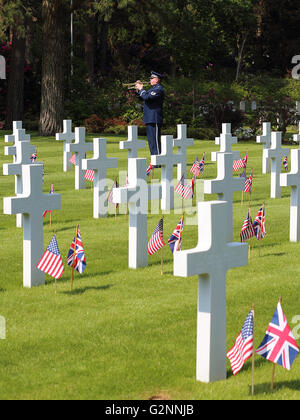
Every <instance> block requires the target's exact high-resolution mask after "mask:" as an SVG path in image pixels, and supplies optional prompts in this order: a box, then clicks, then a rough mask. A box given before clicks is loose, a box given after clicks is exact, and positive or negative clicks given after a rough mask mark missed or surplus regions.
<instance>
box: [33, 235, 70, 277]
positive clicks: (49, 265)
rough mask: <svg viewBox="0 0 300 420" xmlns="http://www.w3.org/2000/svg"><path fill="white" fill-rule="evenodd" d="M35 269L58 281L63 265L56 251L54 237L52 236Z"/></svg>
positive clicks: (57, 250) (56, 246)
mask: <svg viewBox="0 0 300 420" xmlns="http://www.w3.org/2000/svg"><path fill="white" fill-rule="evenodd" d="M37 268H38V269H39V270H41V271H43V272H44V273H47V274H49V276H52V277H54V278H55V279H59V278H60V277H61V275H62V273H63V272H64V265H63V262H62V259H61V256H60V252H59V249H58V245H57V241H56V235H53V238H52V239H51V241H50V243H49V245H48V247H47V249H46V251H45V252H44V254H43V256H42V258H41V259H40V261H39V262H38V264H37Z"/></svg>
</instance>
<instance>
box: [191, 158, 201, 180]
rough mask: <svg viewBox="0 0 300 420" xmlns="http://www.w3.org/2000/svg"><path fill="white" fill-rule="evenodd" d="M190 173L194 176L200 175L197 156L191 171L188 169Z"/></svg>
mask: <svg viewBox="0 0 300 420" xmlns="http://www.w3.org/2000/svg"><path fill="white" fill-rule="evenodd" d="M190 173H191V174H193V175H195V176H199V175H200V162H199V159H198V156H197V157H196V159H195V161H194V163H193V165H192V167H191V169H190Z"/></svg>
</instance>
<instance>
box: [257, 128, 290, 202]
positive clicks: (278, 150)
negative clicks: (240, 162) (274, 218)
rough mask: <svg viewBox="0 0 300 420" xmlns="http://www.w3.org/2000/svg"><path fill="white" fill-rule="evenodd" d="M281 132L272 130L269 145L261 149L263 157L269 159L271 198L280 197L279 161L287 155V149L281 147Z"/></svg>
mask: <svg viewBox="0 0 300 420" xmlns="http://www.w3.org/2000/svg"><path fill="white" fill-rule="evenodd" d="M281 141H282V133H281V132H272V134H271V147H270V148H269V149H265V150H264V151H263V156H264V158H265V159H267V158H269V159H271V198H280V197H281V187H280V172H281V161H282V158H283V157H284V156H288V155H289V149H286V148H285V149H283V148H282V147H281Z"/></svg>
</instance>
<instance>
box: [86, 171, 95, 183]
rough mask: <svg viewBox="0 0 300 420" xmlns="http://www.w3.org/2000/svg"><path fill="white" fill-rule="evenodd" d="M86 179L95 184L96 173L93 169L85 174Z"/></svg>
mask: <svg viewBox="0 0 300 420" xmlns="http://www.w3.org/2000/svg"><path fill="white" fill-rule="evenodd" d="M84 179H86V180H87V181H91V182H94V179H95V172H94V171H93V170H92V169H87V170H86V171H85V174H84Z"/></svg>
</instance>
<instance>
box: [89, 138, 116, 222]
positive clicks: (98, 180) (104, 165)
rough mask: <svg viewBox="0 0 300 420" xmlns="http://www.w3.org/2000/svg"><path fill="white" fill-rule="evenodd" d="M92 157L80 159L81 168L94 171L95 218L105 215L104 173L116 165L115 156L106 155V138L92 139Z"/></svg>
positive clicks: (105, 188) (105, 191)
mask: <svg viewBox="0 0 300 420" xmlns="http://www.w3.org/2000/svg"><path fill="white" fill-rule="evenodd" d="M93 149H94V157H93V158H92V159H83V160H82V169H84V170H87V169H90V170H93V171H94V203H93V216H94V218H95V219H98V218H99V217H106V216H107V184H106V174H107V170H108V169H110V168H117V167H118V159H117V158H108V157H107V156H106V139H99V138H97V139H94V141H93Z"/></svg>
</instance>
